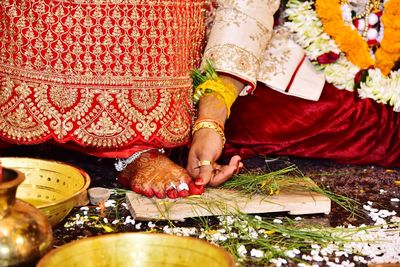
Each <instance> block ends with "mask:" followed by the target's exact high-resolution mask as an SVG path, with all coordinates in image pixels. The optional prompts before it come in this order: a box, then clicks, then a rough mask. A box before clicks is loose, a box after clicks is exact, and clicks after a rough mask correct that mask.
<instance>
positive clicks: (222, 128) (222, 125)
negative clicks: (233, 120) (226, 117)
mask: <svg viewBox="0 0 400 267" xmlns="http://www.w3.org/2000/svg"><path fill="white" fill-rule="evenodd" d="M202 121H209V122H214V123H216V124H217V125H218V126H219V127H220V128H221V130H222V131H223V130H224V124H223V123H222V121H221V120H218V119H212V118H206V117H200V118H197V120H196V121H195V122H194V125H196V124H197V123H199V122H202Z"/></svg>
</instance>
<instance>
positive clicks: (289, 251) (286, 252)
mask: <svg viewBox="0 0 400 267" xmlns="http://www.w3.org/2000/svg"><path fill="white" fill-rule="evenodd" d="M285 255H286V256H287V257H289V258H294V257H296V253H294V251H293V250H287V251H285Z"/></svg>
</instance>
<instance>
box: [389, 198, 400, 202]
mask: <svg viewBox="0 0 400 267" xmlns="http://www.w3.org/2000/svg"><path fill="white" fill-rule="evenodd" d="M390 201H392V202H400V199H398V198H391V199H390Z"/></svg>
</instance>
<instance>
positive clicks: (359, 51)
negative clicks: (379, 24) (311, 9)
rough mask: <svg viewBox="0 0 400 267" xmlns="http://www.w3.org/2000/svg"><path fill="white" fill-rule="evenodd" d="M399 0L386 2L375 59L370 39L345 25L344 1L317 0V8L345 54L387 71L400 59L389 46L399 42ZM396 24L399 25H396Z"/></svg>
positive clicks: (362, 65) (358, 62) (358, 63)
mask: <svg viewBox="0 0 400 267" xmlns="http://www.w3.org/2000/svg"><path fill="white" fill-rule="evenodd" d="M399 6H400V0H389V1H387V2H386V4H385V6H384V8H385V11H384V12H383V15H382V21H383V24H384V27H385V34H384V36H383V39H382V42H381V46H380V47H379V48H378V49H377V51H376V54H375V56H376V62H375V60H374V59H373V58H372V56H371V54H370V52H369V47H368V44H367V42H365V41H364V39H363V38H362V37H361V36H360V34H358V32H357V30H356V29H354V28H351V27H350V26H349V25H345V23H344V21H343V16H342V11H341V4H340V1H338V0H316V3H315V11H316V12H317V14H318V17H319V18H320V20H321V22H322V24H323V28H324V31H325V32H326V33H327V34H328V35H329V36H331V37H332V38H333V39H334V40H335V42H336V43H337V45H338V46H339V48H340V49H341V50H342V51H343V52H344V53H345V54H346V56H347V59H348V60H349V61H350V62H352V63H353V64H354V65H356V66H357V67H359V68H360V69H368V68H370V67H372V66H376V67H378V68H379V69H380V70H381V71H382V73H383V74H384V75H388V74H389V73H390V70H391V69H392V68H393V66H394V64H395V62H396V61H397V60H399V59H400V53H398V52H397V53H396V51H393V49H391V48H390V47H391V46H392V45H393V42H395V43H397V45H400V42H399V41H400V39H399V38H398V37H400V31H399V30H400V29H399V28H398V26H399V24H400V18H399V17H398V16H400V8H398V7H399ZM396 26H397V29H396ZM390 50H392V51H393V52H391V51H390Z"/></svg>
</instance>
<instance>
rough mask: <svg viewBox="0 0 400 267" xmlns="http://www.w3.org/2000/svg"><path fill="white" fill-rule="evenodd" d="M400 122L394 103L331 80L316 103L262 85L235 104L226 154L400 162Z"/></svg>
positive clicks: (384, 162)
mask: <svg viewBox="0 0 400 267" xmlns="http://www.w3.org/2000/svg"><path fill="white" fill-rule="evenodd" d="M399 124H400V117H399V114H398V113H396V112H393V110H392V108H390V107H387V106H385V105H382V104H379V103H376V102H374V101H372V100H370V99H360V98H359V97H358V96H356V95H355V94H354V93H351V92H348V91H344V90H338V89H337V88H335V87H334V86H332V85H330V84H326V85H325V88H324V91H323V93H322V96H321V99H320V101H318V102H313V101H308V100H304V99H300V98H296V97H292V96H287V95H284V94H281V93H278V92H276V91H274V90H271V89H269V88H266V86H264V85H259V86H258V88H257V90H255V92H254V94H253V95H250V96H245V97H240V98H239V99H238V100H237V101H236V102H235V104H234V106H233V109H232V115H231V117H230V119H229V120H228V122H227V125H226V135H227V139H228V142H227V145H226V149H225V155H227V156H228V155H229V156H230V155H233V154H240V155H241V156H242V157H244V158H246V157H247V158H248V157H252V156H255V155H266V154H273V155H294V156H300V157H312V158H322V159H333V160H337V161H339V162H343V163H355V164H367V163H373V164H379V165H383V166H398V165H399V154H400V142H399V139H400V138H399V137H400V132H399Z"/></svg>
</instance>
